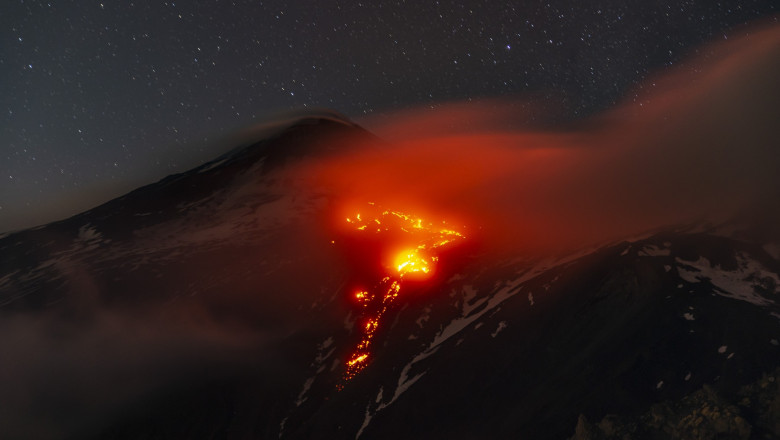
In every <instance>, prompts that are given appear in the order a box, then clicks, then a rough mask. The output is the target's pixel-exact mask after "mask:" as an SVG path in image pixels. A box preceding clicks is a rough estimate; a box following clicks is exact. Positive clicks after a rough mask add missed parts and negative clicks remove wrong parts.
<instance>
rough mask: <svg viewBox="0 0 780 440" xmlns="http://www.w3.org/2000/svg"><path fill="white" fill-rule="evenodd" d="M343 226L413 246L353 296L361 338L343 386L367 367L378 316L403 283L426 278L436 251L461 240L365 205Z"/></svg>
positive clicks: (405, 216) (440, 229)
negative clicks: (359, 314) (371, 286)
mask: <svg viewBox="0 0 780 440" xmlns="http://www.w3.org/2000/svg"><path fill="white" fill-rule="evenodd" d="M347 223H348V224H350V225H351V226H352V227H353V228H354V231H357V232H358V233H360V234H386V236H389V237H391V241H399V242H402V243H413V244H412V245H411V246H408V245H407V246H408V247H406V248H405V249H404V250H403V251H401V252H398V253H397V255H396V256H395V258H394V259H393V261H392V263H388V264H384V265H383V266H384V267H385V271H386V272H387V273H386V276H384V277H383V278H382V279H381V281H380V282H379V283H378V284H377V285H376V286H375V287H374V289H371V290H361V291H359V292H357V293H356V294H355V299H357V301H358V302H359V303H360V305H361V308H362V319H363V320H364V322H363V323H362V324H361V326H362V329H363V337H362V339H361V340H360V342H359V343H358V344H357V346H356V347H355V349H354V350H353V352H352V355H351V356H350V357H349V359H348V360H347V363H346V371H345V373H344V377H343V379H344V382H346V381H348V380H350V379H352V378H353V377H355V375H357V374H358V373H360V371H361V370H363V369H364V368H365V367H366V365H368V362H369V361H370V359H371V350H370V349H371V342H372V341H373V338H374V335H375V334H376V331H377V329H378V328H379V326H380V324H381V323H382V316H383V315H384V313H385V312H386V311H387V309H388V307H389V306H390V304H392V302H393V301H394V300H395V299H396V298H397V297H398V293H399V292H400V291H401V283H402V282H403V280H404V279H405V278H416V279H421V278H425V277H427V276H429V275H430V274H431V273H432V271H433V265H434V263H435V262H436V261H438V259H439V257H438V255H437V250H438V249H439V248H441V247H443V246H446V245H448V244H450V243H452V242H455V241H457V240H461V239H463V238H465V236H464V235H463V234H461V233H460V232H457V231H455V230H453V229H450V228H448V227H445V226H446V224H445V223H442V225H440V226H436V225H434V224H433V223H431V222H426V221H425V220H423V219H422V218H419V217H415V216H412V215H408V214H405V213H402V212H399V211H388V210H381V209H379V208H378V207H377V206H376V205H375V204H373V203H369V208H367V209H366V210H364V211H363V212H362V213H358V214H356V215H355V216H354V217H348V218H347ZM392 244H396V243H392ZM339 388H341V386H340V387H339Z"/></svg>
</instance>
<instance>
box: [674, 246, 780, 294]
mask: <svg viewBox="0 0 780 440" xmlns="http://www.w3.org/2000/svg"><path fill="white" fill-rule="evenodd" d="M736 258H737V266H738V267H737V269H736V270H734V271H727V270H723V269H722V268H721V267H720V266H719V265H715V266H713V265H712V263H710V261H709V260H707V259H706V258H704V257H700V258H699V259H698V260H696V261H684V260H681V259H680V258H676V261H677V269H678V273H679V274H680V277H681V278H682V279H683V280H685V281H687V282H689V283H694V284H695V283H701V282H702V281H704V280H708V281H709V282H710V283H712V285H713V286H714V287H715V293H717V294H718V295H721V296H725V297H727V298H732V299H736V300H740V301H746V302H749V303H751V304H755V305H757V306H767V305H770V304H773V302H772V301H771V300H769V299H767V298H765V297H763V296H761V294H760V293H759V290H758V289H761V288H765V286H766V285H773V286H778V285H780V278H778V276H777V274H775V273H773V272H771V271H770V270H769V269H767V268H766V267H764V266H763V265H762V264H761V263H759V262H758V261H756V260H753V259H751V258H749V257H748V256H747V255H745V254H744V253H742V252H740V253H737V255H736Z"/></svg>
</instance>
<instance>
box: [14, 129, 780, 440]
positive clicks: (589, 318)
mask: <svg viewBox="0 0 780 440" xmlns="http://www.w3.org/2000/svg"><path fill="white" fill-rule="evenodd" d="M265 136H267V137H265V138H263V139H262V140H259V141H258V142H255V143H251V144H249V145H248V146H246V147H241V148H237V149H235V150H233V151H231V152H229V153H227V154H225V155H224V156H222V157H220V158H217V159H216V160H214V161H212V162H210V163H207V164H204V165H202V166H200V167H198V168H195V169H193V170H191V171H188V172H185V173H182V174H178V175H174V176H170V177H168V178H166V179H163V180H161V181H160V182H157V183H154V184H151V185H148V186H145V187H143V188H139V189H138V190H136V191H133V192H131V193H129V194H127V195H125V196H123V197H120V198H118V199H115V200H113V201H110V202H108V203H106V204H104V205H101V206H98V207H96V208H94V209H92V210H90V211H87V212H84V213H82V214H79V215H76V216H74V217H71V218H69V219H66V220H63V221H59V222H55V223H52V224H49V225H46V226H43V227H39V228H34V229H30V230H24V231H19V232H15V233H11V234H7V235H5V236H3V237H2V238H0V255H2V261H0V351H1V352H2V353H3V359H4V360H3V362H2V365H0V389H2V390H4V391H3V395H4V397H3V399H2V402H1V403H0V433H2V434H3V435H2V436H3V437H8V438H105V439H109V438H110V439H123V438H126V439H146V438H149V439H151V438H203V439H212V438H224V439H234V438H241V439H244V438H283V439H286V438H289V439H297V438H322V439H333V438H366V439H369V438H370V439H391V438H392V439H395V438H452V439H472V438H535V439H547V438H549V439H554V438H555V439H560V438H567V437H570V436H574V438H577V439H586V438H593V439H595V438H778V437H779V436H780V424H779V423H778V420H780V411H779V410H778V408H780V406H778V405H779V402H780V388H778V382H777V380H780V375H779V374H778V372H777V367H778V365H780V346H779V345H780V343H779V342H778V341H780V321H778V320H779V319H780V302H778V283H779V282H780V276H779V275H778V274H780V261H778V255H777V253H776V249H775V248H773V247H771V246H768V245H767V243H762V242H760V240H757V239H756V237H751V239H750V240H747V239H746V238H744V237H741V236H740V235H739V234H736V233H734V232H733V231H728V232H725V230H724V229H722V228H721V229H719V228H715V227H711V226H702V225H695V226H690V227H685V228H668V229H665V230H661V231H658V232H656V233H653V234H648V235H646V236H644V237H639V238H631V239H626V240H623V241H618V242H613V243H609V244H605V245H603V246H598V247H594V248H591V249H584V250H581V251H578V252H576V253H571V254H568V255H560V256H545V257H530V256H523V255H506V256H502V257H500V258H499V257H497V256H495V255H486V254H482V253H480V252H481V251H479V250H477V249H471V248H468V249H464V250H463V251H461V252H460V253H454V254H453V255H452V256H451V257H452V258H457V259H458V260H459V261H458V262H457V264H451V265H450V266H446V267H444V268H443V269H442V271H443V272H445V273H444V274H443V276H440V277H438V278H437V279H436V280H435V281H432V282H429V283H414V284H411V285H409V286H408V288H406V290H404V295H401V296H399V299H398V300H397V301H396V302H395V303H394V304H392V307H391V308H390V309H389V310H388V312H387V314H386V316H385V323H384V324H383V325H382V326H381V327H380V328H379V330H378V331H377V334H376V337H375V342H374V345H373V346H374V353H373V356H374V357H373V360H372V362H371V363H370V364H369V365H368V367H366V368H365V370H363V371H362V372H360V374H358V375H357V376H356V377H355V378H353V379H352V380H350V381H348V382H345V383H344V382H343V373H344V362H345V360H346V359H347V358H348V357H349V355H350V352H351V350H352V348H353V347H354V344H355V342H356V341H357V340H359V339H360V335H359V331H358V329H357V328H356V317H357V309H356V307H355V305H354V304H352V303H351V302H350V301H349V300H348V299H347V297H348V296H349V295H350V292H351V291H350V289H352V288H353V287H354V286H353V279H354V277H355V276H356V273H355V269H354V267H351V266H350V265H349V264H348V263H347V259H345V258H344V255H343V253H342V251H340V250H339V249H338V248H337V246H334V245H332V243H331V238H332V236H333V231H332V230H331V229H330V228H329V226H328V221H327V220H326V217H327V216H328V215H329V214H328V212H327V208H328V207H329V206H330V205H329V203H330V202H331V198H332V197H333V196H332V195H329V194H327V193H324V192H320V191H319V190H318V189H317V188H301V187H300V186H298V183H297V182H296V181H295V180H294V179H292V178H290V176H289V175H288V174H286V170H287V169H288V167H290V166H293V165H295V164H296V163H298V162H299V161H301V160H310V159H313V160H317V158H322V157H326V156H328V155H330V154H335V153H341V152H343V150H344V149H349V148H373V147H371V146H370V145H381V142H380V141H379V140H377V139H376V138H375V137H373V136H372V135H371V134H370V133H368V132H366V131H364V130H363V129H361V128H360V127H358V126H355V125H354V124H351V123H349V122H348V121H343V120H339V119H336V118H331V117H318V116H312V117H308V118H303V119H300V120H297V121H293V122H290V123H289V124H285V125H283V126H280V127H278V130H276V131H274V132H273V133H272V134H270V135H269V134H268V133H266V134H265ZM367 145H368V146H367ZM378 148H381V147H378ZM358 275H359V274H358ZM340 384H342V385H343V388H342V389H340V388H341V387H340V386H339V385H340Z"/></svg>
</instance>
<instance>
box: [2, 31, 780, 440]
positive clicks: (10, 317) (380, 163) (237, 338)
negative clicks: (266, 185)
mask: <svg viewBox="0 0 780 440" xmlns="http://www.w3.org/2000/svg"><path fill="white" fill-rule="evenodd" d="M701 53H702V54H703V55H702V56H701V57H700V58H699V59H696V60H693V61H691V62H690V63H689V64H688V65H686V66H683V67H681V68H679V69H677V70H676V71H674V72H667V73H665V74H663V75H662V76H661V77H659V78H657V79H655V80H649V81H648V82H647V83H645V84H644V85H643V88H642V93H639V96H638V98H637V99H636V100H635V101H634V100H629V101H628V102H625V103H623V104H621V105H619V106H617V107H616V108H615V109H613V110H612V111H610V112H608V113H606V114H604V115H601V116H599V117H595V118H592V119H591V120H589V121H587V122H585V123H583V124H580V125H578V126H576V127H568V128H567V129H566V130H565V131H558V132H553V131H538V130H531V129H526V130H523V129H511V128H509V127H511V126H512V121H514V120H518V119H519V120H521V121H527V120H529V118H530V117H532V116H533V114H534V106H535V105H537V104H534V103H532V102H528V103H522V104H518V103H517V102H513V101H511V100H508V99H507V100H493V101H483V102H479V103H476V104H451V105H443V106H440V107H438V108H436V109H435V110H431V111H414V112H411V113H410V112H402V113H400V114H396V115H390V116H389V117H388V118H387V119H385V120H384V121H383V122H382V123H381V124H380V125H378V126H376V127H371V128H372V129H373V130H374V131H375V132H376V133H377V134H378V135H379V136H380V137H384V138H386V139H390V140H391V141H392V142H393V145H391V146H387V147H385V148H376V147H374V146H372V147H371V148H368V147H367V148H364V149H362V151H360V152H357V153H356V152H355V150H354V149H352V150H350V152H349V153H348V154H344V155H341V156H330V158H328V159H323V158H322V157H318V158H317V159H316V160H313V161H311V162H307V163H301V164H299V165H298V166H297V168H295V171H296V172H298V173H300V174H299V175H300V176H302V178H303V179H305V180H307V181H308V182H309V183H310V185H311V186H310V188H314V190H315V191H325V192H327V193H329V194H331V195H332V196H333V197H334V198H337V199H338V200H341V201H343V203H344V204H345V206H355V204H354V203H359V202H366V201H375V202H376V203H377V204H378V205H382V206H386V207H390V208H391V209H393V208H396V207H401V209H403V210H406V211H409V212H414V213H415V214H417V215H420V216H421V217H425V218H428V217H432V218H446V219H447V220H448V223H451V224H455V225H467V226H468V229H467V230H468V235H469V239H475V240H476V239H479V240H481V241H482V243H483V245H485V246H487V247H490V248H494V249H498V250H512V251H513V252H517V253H521V252H549V251H555V250H560V249H567V248H571V247H575V246H580V245H584V244H587V243H592V242H598V241H603V240H609V239H615V238H623V237H625V236H627V235H631V234H635V233H639V232H642V231H645V230H648V229H652V228H657V227H661V226H665V225H670V224H679V223H685V222H690V221H696V220H701V219H710V220H716V221H717V220H722V219H732V218H734V217H735V216H739V215H741V216H742V217H746V218H747V219H749V220H753V221H756V220H762V221H764V222H765V223H766V224H768V225H770V226H771V227H772V228H775V229H773V232H776V228H777V226H776V225H778V224H780V221H779V219H780V216H778V207H777V206H778V203H777V200H779V199H780V198H778V196H779V195H780V194H778V192H780V173H779V172H778V164H780V154H779V153H778V146H780V137H779V136H778V121H777V118H778V108H779V107H780V106H778V104H780V102H779V99H778V98H779V97H780V93H779V90H778V87H779V86H778V81H777V78H780V28H778V27H776V26H775V27H774V28H771V29H766V30H762V31H755V32H753V33H752V34H750V35H747V36H745V37H743V38H740V39H736V40H729V42H726V43H721V44H717V45H714V46H711V47H707V48H705V49H704V50H703V51H702V52H701ZM545 111H547V110H545ZM350 204H351V205H350ZM336 210H337V209H336ZM429 214H433V215H429ZM334 217H337V220H338V221H343V216H340V215H335V214H334ZM743 219H744V218H743ZM307 237H308V236H307ZM775 238H776V237H775ZM277 239H278V242H280V243H281V244H279V243H277ZM301 240H303V239H301ZM269 243H272V244H273V246H279V247H284V248H285V250H287V251H288V252H289V254H287V253H285V254H283V255H285V256H287V255H292V254H293V253H301V252H302V251H301V249H304V245H302V244H301V243H300V242H296V241H294V239H293V238H291V237H288V236H282V237H278V238H274V240H273V241H271V240H270V239H269ZM306 246H308V244H306ZM313 246H314V247H316V245H313ZM264 250H265V251H267V252H271V250H269V249H264ZM305 252H306V253H309V254H317V255H319V254H322V255H321V257H322V258H321V260H322V261H328V262H330V261H331V260H332V259H329V258H326V257H330V255H331V254H326V253H323V252H320V251H319V250H318V249H306V250H305ZM318 252H319V253H318ZM237 255H238V254H237ZM269 255H273V254H272V253H269ZM237 258H251V257H249V256H246V255H239V256H238V257H237ZM279 260H280V261H281V260H283V259H281V258H280V259H279ZM290 261H291V260H290ZM293 269H296V268H294V267H292V268H291V269H289V270H290V272H289V274H288V273H282V274H281V275H278V276H279V278H280V279H282V280H283V281H284V282H285V283H286V284H284V285H281V281H280V284H279V286H276V285H274V286H268V285H266V286H262V287H263V288H265V289H266V290H268V291H271V292H272V293H276V292H277V291H278V292H284V293H289V292H290V289H293V287H291V281H289V280H290V279H293V278H297V279H298V280H299V281H300V280H301V279H305V280H309V279H312V280H315V278H316V276H313V275H311V274H310V273H307V276H300V274H299V273H298V272H296V271H295V270H293ZM75 272H76V271H71V273H70V274H69V276H70V277H78V275H79V274H78V273H75ZM282 275H284V276H282ZM269 277H270V275H269ZM83 278H84V280H85V281H84V282H83V283H76V282H72V285H75V287H74V290H79V291H82V292H83V295H84V296H83V297H76V298H72V299H70V300H69V301H72V302H73V310H69V309H68V307H66V306H62V304H59V305H57V307H55V308H54V309H56V310H60V312H62V310H65V312H62V313H64V314H63V315H62V316H61V315H58V314H56V313H60V312H56V313H55V312H52V313H51V314H49V313H48V312H41V313H39V314H37V315H36V314H32V313H31V314H29V315H25V314H22V313H18V314H15V315H14V314H13V313H12V312H9V313H8V314H6V315H4V316H3V317H2V318H3V319H2V321H0V335H2V336H0V353H2V356H3V361H2V362H0V390H2V393H3V401H2V403H0V430H3V429H4V430H5V432H4V433H3V434H7V435H10V436H12V437H13V436H18V437H26V438H63V437H68V436H74V437H78V436H80V435H92V434H95V433H94V432H90V431H88V428H85V427H95V426H97V427H100V426H101V425H100V424H95V423H94V421H95V420H98V419H99V420H109V421H110V420H113V419H116V418H120V415H123V414H122V411H124V410H125V408H127V407H129V406H132V405H134V404H137V402H139V401H142V399H143V397H144V396H145V393H151V392H156V391H159V390H160V389H163V390H167V387H171V386H180V385H181V386H184V384H189V383H192V382H194V381H195V380H194V379H193V378H196V379H198V380H200V379H203V378H206V377H208V376H209V375H210V372H211V371H212V369H217V370H219V371H220V372H222V373H224V372H225V371H228V372H230V373H231V374H232V372H234V371H236V370H240V371H251V374H252V375H253V377H255V376H263V375H264V374H265V375H266V376H267V377H269V378H271V379H269V381H271V380H272V381H274V382H278V381H279V380H280V378H282V377H284V375H283V373H281V372H280V371H283V370H289V368H288V367H289V366H288V365H283V364H284V363H283V362H282V361H281V360H280V358H278V357H277V355H275V354H273V353H272V350H273V348H272V347H274V344H277V343H280V341H282V340H283V338H282V336H280V335H282V334H289V333H291V332H290V331H289V329H285V328H284V325H282V324H280V325H278V326H276V327H273V326H270V325H269V327H273V329H272V330H269V331H268V332H267V333H266V332H260V331H258V330H257V329H251V330H247V329H246V328H237V327H235V326H232V325H231V324H232V323H230V322H228V323H226V322H225V321H230V319H234V318H235V316H234V315H230V316H228V318H230V319H223V320H222V321H220V320H217V319H213V318H212V317H211V316H212V315H211V312H213V310H205V309H207V308H208V307H207V305H203V304H198V303H197V301H199V299H198V298H194V299H192V300H191V302H185V303H182V302H181V301H180V302H175V301H174V302H171V303H170V304H166V305H165V306H164V307H163V306H160V307H158V308H153V307H150V308H149V309H142V308H140V307H139V309H138V310H136V311H126V310H121V311H120V310H118V309H111V310H109V308H108V307H107V306H106V305H105V304H104V303H102V302H101V301H102V297H107V296H109V295H107V294H106V292H105V291H99V289H100V288H103V287H104V286H98V285H96V284H95V283H91V282H90V278H89V276H88V274H87V275H85V276H84V277H83ZM71 281H72V280H71ZM300 282H303V281H300ZM312 283H314V281H312ZM301 285H303V284H301ZM277 287H278V289H277ZM285 289H288V290H285ZM299 290H302V289H299ZM297 293H298V291H293V292H292V293H291V294H290V295H289V298H288V296H285V295H275V296H274V295H267V296H268V297H267V298H266V297H263V298H261V299H262V301H266V302H267V303H263V304H268V306H267V307H266V306H263V307H258V309H262V310H263V311H264V313H266V314H267V315H269V316H270V315H274V316H276V319H278V320H279V321H284V320H287V319H288V318H290V316H291V314H292V312H289V313H288V311H287V309H282V308H281V307H280V304H285V303H283V301H289V302H290V303H293V305H294V306H295V307H293V306H290V307H289V310H297V308H298V306H299V304H298V303H297V302H298V301H299V300H300V298H298V297H297V296H295V295H293V294H297ZM314 293H316V294H319V292H314ZM237 295H238V293H236V294H233V296H231V292H225V293H224V295H221V296H220V300H222V301H224V302H226V303H227V302H238V300H236V297H237ZM257 296H258V297H260V294H258V295H257ZM245 301H247V300H246V299H245ZM258 301H259V300H258ZM274 301H276V302H274ZM232 306H233V308H235V309H239V308H241V307H240V305H239V306H236V305H235V304H233V305H232ZM222 308H223V309H226V307H224V305H223V307H222ZM230 310H232V309H230ZM308 310H309V309H308V308H304V309H302V311H297V312H296V313H298V314H299V318H300V319H299V321H300V322H304V321H306V320H307V319H308V315H306V313H309V311H308ZM231 313H232V312H231ZM171 314H172V315H173V316H174V318H171ZM55 315H56V316H55ZM66 315H67V316H66ZM222 315H229V313H228V312H225V311H224V310H223V311H222ZM222 315H220V316H222ZM200 318H203V319H200ZM271 319H272V318H268V319H267V320H271ZM258 321H259V320H258ZM265 324H267V322H266V323H265ZM258 327H262V326H261V325H260V324H258ZM279 328H282V329H283V330H284V331H282V330H279ZM274 332H276V333H278V334H274ZM296 365H297V364H296ZM287 374H288V376H289V372H288V373H287ZM63 396H80V397H81V398H82V399H83V400H81V401H64V400H63V399H64V398H63ZM58 399H59V400H58ZM269 399H271V400H272V397H269ZM93 418H94V419H95V420H93ZM85 430H86V431H85Z"/></svg>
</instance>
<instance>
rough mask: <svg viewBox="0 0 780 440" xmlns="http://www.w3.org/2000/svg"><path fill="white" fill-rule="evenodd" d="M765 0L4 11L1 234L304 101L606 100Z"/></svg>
mask: <svg viewBox="0 0 780 440" xmlns="http://www.w3.org/2000/svg"><path fill="white" fill-rule="evenodd" d="M777 9H778V8H777V2H776V1H775V0H721V1H714V0H682V1H680V0H675V1H669V0H656V1H647V0H628V1H625V0H621V1H617V0H597V1H582V0H576V1H575V0H560V1H544V0H527V1H522V2H521V1H503V2H499V1H490V0H489V1H479V0H475V1H470V2H466V1H457V2H445V1H403V0H393V1H364V2H359V1H354V0H351V1H342V0H332V1H326V2H323V1H315V0H294V1H290V0H280V1H259V0H255V1H216V0H213V1H181V2H172V1H168V2H163V1H155V2H132V1H116V2H112V1H109V0H103V1H102V2H101V1H98V0H95V1H90V0H84V1H82V0H79V1H72V0H71V1H67V0H63V1H57V0H50V1H32V0H8V1H7V2H6V3H5V4H4V6H3V8H2V13H0V97H2V99H0V232H2V231H5V230H10V229H15V228H21V227H28V226H33V225H35V224H40V223H42V222H47V221H51V220H55V219H58V218H62V217H63V216H66V215H70V214H74V213H76V212H79V211H81V210H84V209H87V208H90V207H92V206H94V205H96V204H98V203H100V202H103V201H106V200H108V199H110V198H112V197H115V196H118V195H120V194H122V193H124V192H126V191H129V190H131V189H133V188H135V187H137V186H140V185H142V184H146V183H151V182H152V181H154V180H157V179H159V178H162V177H164V176H166V175H168V174H172V173H176V172H182V171H185V170H187V169H189V168H191V167H194V166H196V165H199V164H200V163H202V162H204V161H207V160H209V159H212V158H214V157H215V156H217V155H219V154H220V153H221V152H223V150H224V147H225V146H224V145H221V146H220V145H218V143H215V142H214V141H215V139H220V138H224V137H225V136H227V135H229V134H230V133H233V132H235V131H236V130H238V129H240V128H242V127H247V126H249V125H251V124H253V123H257V122H262V121H264V120H267V119H268V118H269V117H271V115H274V114H278V113H279V112H285V111H290V110H301V109H306V108H310V109H313V108H330V109H334V110H336V111H338V112H340V113H343V114H344V115H346V116H348V117H350V118H352V119H354V120H356V121H358V122H360V121H361V119H362V118H366V117H370V116H374V115H377V114H383V113H386V112H392V111H393V110H397V109H404V108H414V107H421V106H433V105H437V104H438V103H442V102H450V101H462V100H475V99H480V98H493V97H514V96H517V97H523V96H529V95H533V96H535V97H537V98H540V99H545V98H549V99H551V100H552V99H554V100H556V101H557V102H559V103H561V104H562V108H563V110H562V114H561V115H560V117H561V118H562V119H563V120H577V119H579V118H585V117H587V116H589V115H593V114H595V113H598V112H599V111H602V110H605V109H608V108H610V107H611V106H613V105H614V104H615V103H616V102H617V101H619V100H625V99H631V96H630V94H631V93H633V92H632V91H633V90H636V88H637V86H638V85H639V84H641V82H642V81H643V80H644V79H645V78H647V77H648V75H651V74H653V73H655V72H658V71H659V70H660V71H662V70H663V69H666V68H669V66H674V65H675V64H676V63H679V62H680V61H681V60H684V59H685V58H686V57H687V56H690V55H692V54H695V53H696V52H697V47H699V46H700V45H702V44H703V43H706V42H710V41H715V40H718V39H724V38H728V36H729V34H730V33H731V32H739V30H740V29H743V28H744V26H745V25H746V24H747V23H751V22H753V21H755V20H760V19H763V20H765V21H766V20H770V21H772V20H773V21H775V22H776V21H777V15H776V13H777Z"/></svg>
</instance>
